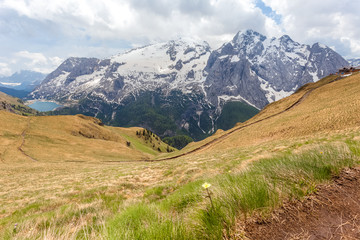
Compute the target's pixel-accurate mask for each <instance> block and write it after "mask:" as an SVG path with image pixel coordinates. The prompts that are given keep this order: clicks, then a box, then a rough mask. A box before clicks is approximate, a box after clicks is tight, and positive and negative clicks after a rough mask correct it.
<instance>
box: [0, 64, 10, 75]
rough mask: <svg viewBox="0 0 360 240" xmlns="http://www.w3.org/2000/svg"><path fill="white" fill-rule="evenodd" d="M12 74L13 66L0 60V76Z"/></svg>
mask: <svg viewBox="0 0 360 240" xmlns="http://www.w3.org/2000/svg"><path fill="white" fill-rule="evenodd" d="M10 75H11V68H10V67H9V65H8V64H7V63H1V62H0V76H10Z"/></svg>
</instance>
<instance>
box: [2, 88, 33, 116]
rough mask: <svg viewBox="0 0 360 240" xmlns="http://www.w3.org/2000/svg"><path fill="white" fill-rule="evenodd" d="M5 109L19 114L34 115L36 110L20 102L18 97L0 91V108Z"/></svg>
mask: <svg viewBox="0 0 360 240" xmlns="http://www.w3.org/2000/svg"><path fill="white" fill-rule="evenodd" d="M3 109H4V110H7V111H9V112H13V113H16V114H20V115H25V116H27V115H35V114H37V113H38V112H37V111H36V110H34V109H32V108H30V107H28V106H26V105H24V104H23V103H22V101H21V100H20V99H18V98H14V97H11V96H9V95H7V94H5V93H3V92H0V110H3Z"/></svg>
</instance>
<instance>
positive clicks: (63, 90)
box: [32, 39, 210, 104]
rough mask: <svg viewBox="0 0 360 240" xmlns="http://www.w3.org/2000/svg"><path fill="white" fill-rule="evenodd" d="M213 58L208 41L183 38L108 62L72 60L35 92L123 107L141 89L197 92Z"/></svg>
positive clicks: (111, 59) (64, 98)
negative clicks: (95, 98) (208, 61)
mask: <svg viewBox="0 0 360 240" xmlns="http://www.w3.org/2000/svg"><path fill="white" fill-rule="evenodd" d="M209 56H210V47H209V45H208V44H207V43H206V42H202V43H197V42H194V41H190V40H184V39H180V40H178V41H170V42H167V43H160V44H155V45H150V46H146V47H142V48H137V49H133V50H130V51H128V52H126V53H123V54H118V55H115V56H112V57H111V58H110V59H105V60H99V59H95V58H69V59H67V60H66V61H65V62H64V63H63V64H61V65H60V66H59V68H58V69H56V70H55V71H54V72H53V73H51V74H50V75H48V77H47V78H46V79H45V80H44V82H43V83H42V84H41V86H39V87H38V88H37V89H35V91H33V92H32V96H33V97H34V98H50V99H55V100H58V101H64V100H79V99H82V98H84V97H86V96H87V97H98V98H101V99H102V100H104V101H106V102H111V103H117V104H121V103H122V102H123V101H124V100H125V99H126V98H127V97H129V96H135V97H136V96H137V95H139V94H140V93H141V92H142V91H155V90H156V89H159V88H160V89H162V90H163V91H164V92H169V91H171V90H173V89H176V90H178V89H181V90H182V91H183V92H184V93H193V92H194V91H199V90H201V89H198V88H199V87H200V85H201V83H202V82H203V81H204V80H203V79H204V77H203V73H202V71H203V69H204V68H205V66H206V63H207V59H208V58H209Z"/></svg>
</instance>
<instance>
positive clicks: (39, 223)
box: [0, 75, 360, 239]
mask: <svg viewBox="0 0 360 240" xmlns="http://www.w3.org/2000/svg"><path fill="white" fill-rule="evenodd" d="M331 78H332V77H329V78H326V79H324V80H321V81H320V82H318V83H315V84H310V85H308V86H306V87H305V88H303V89H302V90H300V91H299V92H298V93H296V94H294V95H292V96H290V97H289V98H286V99H283V100H281V101H279V102H276V103H273V104H271V105H269V106H268V107H267V108H265V109H264V110H263V111H262V112H261V113H260V114H258V115H256V116H255V117H254V118H253V119H251V120H249V121H248V122H246V123H243V124H241V125H238V126H237V128H239V127H241V126H242V125H246V124H249V123H252V122H255V121H257V120H259V119H264V118H266V117H267V116H271V115H273V114H275V113H278V112H281V111H282V110H284V109H286V108H287V107H288V106H290V105H291V104H293V103H294V102H296V100H298V99H299V98H300V97H301V96H302V95H303V94H305V90H306V88H307V89H309V88H313V87H314V86H316V85H320V86H321V85H323V86H322V87H321V88H318V89H316V90H314V91H313V92H312V93H311V94H309V95H308V97H307V98H306V99H305V100H304V101H302V102H301V103H300V104H299V105H297V106H295V107H294V108H293V109H291V110H290V111H288V112H286V113H282V114H280V115H277V116H275V117H273V118H270V119H267V120H264V121H262V122H261V123H258V124H254V125H252V126H249V127H246V128H243V129H241V130H239V131H235V132H233V133H232V134H230V135H228V136H227V137H225V138H222V139H221V140H220V141H217V142H216V143H214V144H210V145H209V146H207V147H206V148H204V149H202V150H201V151H198V152H195V153H192V154H189V155H186V156H183V157H181V158H178V159H175V160H170V161H164V162H148V163H146V162H136V161H133V162H129V163H121V164H119V163H108V162H102V163H101V164H98V163H97V162H98V161H99V159H102V160H104V159H105V160H107V159H111V158H112V157H113V156H110V157H109V156H105V157H104V156H102V155H100V154H98V153H97V152H96V151H95V149H96V148H97V147H99V148H100V145H99V146H97V144H100V143H101V144H102V142H104V145H102V147H104V146H105V145H106V144H109V141H104V140H101V139H92V140H95V141H96V144H92V145H90V146H91V149H87V148H86V147H85V145H86V143H87V140H88V139H86V138H84V137H81V136H74V138H79V139H81V140H78V141H77V142H76V143H78V144H83V145H81V149H82V151H85V152H86V153H87V154H86V156H89V158H90V160H91V161H90V163H89V162H86V163H77V162H68V163H64V162H62V163H51V164H49V163H45V162H44V163H42V162H31V161H29V160H28V159H27V162H24V163H18V164H3V165H2V167H1V168H0V176H2V177H0V185H1V186H3V191H2V192H0V201H1V202H2V204H1V206H0V236H1V237H2V238H5V239H7V238H8V239H11V238H19V239H24V238H30V239H35V238H50V239H51V238H66V239H71V238H73V239H75V238H78V239H99V238H100V239H101V238H104V239H220V238H221V237H222V235H223V234H226V235H231V234H232V232H231V229H232V226H233V224H234V223H235V220H236V219H240V222H241V220H242V219H243V218H244V217H249V216H251V214H253V213H254V212H257V213H261V214H267V213H268V212H269V211H271V209H273V208H276V207H278V206H279V205H280V204H281V202H282V201H283V200H284V199H288V198H301V197H302V196H304V195H306V194H309V193H311V192H314V191H316V188H315V186H316V184H318V183H320V182H323V181H328V180H329V179H330V178H331V176H332V175H333V174H336V173H338V172H339V170H340V169H341V168H343V167H347V166H352V165H354V164H358V163H359V157H360V131H359V129H360V128H359V127H360V122H359V119H360V118H359V117H360V116H359V109H360V95H359V94H358V93H359V90H360V85H359V84H358V83H359V82H360V77H359V75H355V76H351V77H347V78H345V79H342V80H340V81H337V82H333V83H330V84H325V83H326V82H328V81H331ZM7 114H8V113H7ZM1 116H2V115H1V114H0V117H1ZM7 117H9V118H10V117H11V118H12V120H13V121H17V125H13V124H9V125H8V129H9V130H8V132H7V134H8V135H9V134H12V138H10V137H9V136H8V137H7V138H8V139H10V140H13V141H15V142H16V141H17V142H16V144H18V143H19V141H20V140H19V137H18V135H19V134H21V132H22V129H23V128H25V127H26V126H27V121H28V119H30V128H29V129H30V130H29V133H31V134H29V137H31V136H34V137H36V136H37V134H38V133H41V132H46V133H47V134H49V135H47V136H49V138H50V137H51V138H52V139H58V140H61V139H62V138H61V137H62V136H63V135H61V134H64V131H65V132H67V133H66V134H65V135H64V136H68V134H69V133H71V131H73V128H72V127H66V128H64V127H63V125H61V124H60V122H59V126H58V127H56V128H55V129H57V130H56V131H55V130H54V132H53V133H51V134H50V133H49V131H47V130H46V129H40V128H39V127H36V126H38V125H40V126H41V125H43V124H44V123H42V122H41V121H45V118H36V121H35V120H34V119H35V118H25V117H18V116H16V117H15V115H8V116H7ZM70 119H71V121H70V123H72V124H73V125H74V126H77V127H76V128H75V129H76V130H79V129H82V128H85V127H84V126H83V125H81V124H85V125H89V123H88V122H83V120H76V121H75V120H74V119H73V118H70ZM46 121H48V120H46ZM54 121H58V120H55V118H54ZM62 121H65V120H62ZM66 122H67V123H69V122H68V121H66ZM53 124H54V125H56V123H53ZM90 125H91V124H90ZM17 126H18V127H17ZM79 126H80V127H79ZM81 126H82V127H81ZM0 127H1V126H0ZM235 128H236V127H235ZM85 129H88V128H85ZM232 130H234V129H232ZM232 130H229V131H226V132H222V131H219V132H218V133H217V134H215V135H214V136H212V137H210V138H209V139H205V140H204V141H202V142H197V143H191V144H189V146H187V147H186V148H185V149H183V150H181V151H179V152H180V153H182V152H186V151H189V150H191V149H195V148H196V147H198V146H201V145H202V144H204V143H205V142H210V141H211V140H212V139H216V138H219V137H220V136H222V135H223V134H226V133H227V132H230V131H232ZM2 131H3V133H2V135H5V134H4V132H5V129H2ZM57 131H59V132H61V134H60V133H58V132H57ZM117 131H120V130H114V129H112V128H104V131H101V134H100V133H99V135H98V136H99V138H100V136H101V137H103V136H108V135H107V134H110V133H112V132H115V133H117ZM126 131H131V130H126ZM95 132H96V131H95ZM109 132H110V133H109ZM84 133H88V134H93V133H94V131H93V130H91V131H89V132H84ZM123 133H124V135H123V136H125V135H127V136H128V137H125V138H126V139H130V138H131V139H136V137H137V136H136V134H134V132H132V135H131V134H130V133H128V134H127V133H126V132H123ZM2 135H1V136H2ZM109 136H114V135H111V134H110V135H109ZM116 136H118V135H116ZM52 139H49V140H52ZM10 140H9V141H10ZM63 140H64V139H63ZM90 140H91V139H90ZM140 140H141V139H140ZM82 141H84V143H82ZM141 141H143V140H141ZM110 142H111V141H110ZM28 143H29V144H30V143H31V141H29V142H28V141H27V139H26V141H25V147H27V146H28V145H27V144H28ZM46 144H49V145H48V146H50V143H46ZM60 145H61V144H60ZM134 146H135V142H134ZM8 151H10V150H8ZM27 151H29V153H31V152H30V151H31V149H30V148H29V149H27ZM71 151H74V152H71V154H72V156H70V157H69V158H76V157H78V155H77V152H76V149H75V147H74V148H72V149H71ZM13 152H16V147H15V148H14V149H13ZM33 154H34V156H35V155H36V154H38V155H37V156H43V155H46V154H45V153H36V152H34V153H33ZM53 154H55V152H54V153H53ZM94 154H98V155H97V157H96V159H95V157H94V158H91V156H93V155H94ZM154 154H155V153H154ZM176 154H178V153H171V154H170V155H176ZM166 156H168V155H164V154H160V155H157V156H154V157H155V158H164V157H166ZM55 157H56V158H59V157H58V156H55ZM152 157H153V156H152ZM205 181H207V182H210V183H211V184H212V186H211V187H210V191H211V194H212V195H211V197H212V201H213V204H211V203H210V201H209V200H210V199H209V198H207V197H206V196H207V192H206V190H204V189H202V187H201V185H202V184H203V183H204V182H205ZM16 223H17V224H18V225H16V227H15V224H16ZM224 230H225V231H224ZM239 236H240V235H239V233H237V237H239Z"/></svg>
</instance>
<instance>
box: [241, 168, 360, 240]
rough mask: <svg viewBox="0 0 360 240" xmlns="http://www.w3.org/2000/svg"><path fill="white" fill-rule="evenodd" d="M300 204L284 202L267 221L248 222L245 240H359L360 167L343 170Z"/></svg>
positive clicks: (297, 202)
mask: <svg viewBox="0 0 360 240" xmlns="http://www.w3.org/2000/svg"><path fill="white" fill-rule="evenodd" d="M317 189H318V191H317V192H316V193H315V194H313V195H311V196H309V197H307V198H306V199H305V200H303V201H292V202H289V203H286V204H284V205H283V207H281V208H280V209H279V210H276V211H275V212H274V213H273V214H272V216H271V217H270V218H269V219H266V220H264V219H261V218H258V219H252V220H248V222H247V223H246V225H245V229H244V230H245V235H246V237H247V238H246V239H254V240H261V239H266V240H269V239H288V240H290V239H292V240H295V239H309V240H315V239H316V240H318V239H347V240H353V239H354V240H355V239H358V240H359V239H360V167H358V168H353V169H346V170H343V171H342V172H341V174H340V176H339V177H337V178H335V179H334V181H333V183H332V184H330V185H320V186H319V187H318V188H317Z"/></svg>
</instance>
